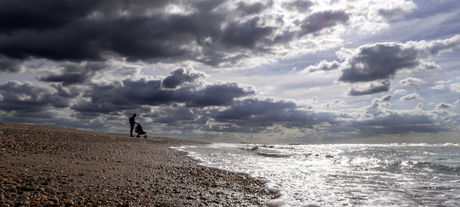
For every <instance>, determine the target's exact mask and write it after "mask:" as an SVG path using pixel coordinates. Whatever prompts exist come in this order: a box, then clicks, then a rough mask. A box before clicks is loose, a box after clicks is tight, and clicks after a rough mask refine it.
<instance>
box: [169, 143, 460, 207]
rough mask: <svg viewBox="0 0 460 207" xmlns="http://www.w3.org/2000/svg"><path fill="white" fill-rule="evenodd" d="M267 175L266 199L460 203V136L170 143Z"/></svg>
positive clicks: (220, 165)
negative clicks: (454, 140) (451, 139)
mask: <svg viewBox="0 0 460 207" xmlns="http://www.w3.org/2000/svg"><path fill="white" fill-rule="evenodd" d="M174 149H176V150H179V151H183V152H187V153H188V156H189V157H191V158H192V159H194V160H197V161H199V163H200V164H199V165H200V166H204V167H208V168H211V169H216V170H224V171H231V172H237V173H245V174H248V175H249V176H251V177H252V178H257V179H263V180H264V181H266V184H265V185H266V188H267V190H269V191H272V192H277V193H279V194H280V197H278V198H277V199H274V200H271V201H269V202H268V204H267V206H276V207H278V206H279V207H284V206H308V207H314V206H455V207H458V206H460V144H295V145H289V144H246V143H243V144H242V143H214V144H211V145H205V146H181V147H176V148H174Z"/></svg>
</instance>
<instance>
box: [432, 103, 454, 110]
mask: <svg viewBox="0 0 460 207" xmlns="http://www.w3.org/2000/svg"><path fill="white" fill-rule="evenodd" d="M447 108H452V104H447V103H444V102H441V103H439V104H437V105H436V108H435V109H447Z"/></svg>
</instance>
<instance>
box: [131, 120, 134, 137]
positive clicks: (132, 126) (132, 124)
mask: <svg viewBox="0 0 460 207" xmlns="http://www.w3.org/2000/svg"><path fill="white" fill-rule="evenodd" d="M133 129H134V123H131V132H130V135H131V136H133Z"/></svg>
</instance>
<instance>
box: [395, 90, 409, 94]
mask: <svg viewBox="0 0 460 207" xmlns="http://www.w3.org/2000/svg"><path fill="white" fill-rule="evenodd" d="M406 93H407V91H406V90H403V89H399V90H396V91H395V92H394V94H406Z"/></svg>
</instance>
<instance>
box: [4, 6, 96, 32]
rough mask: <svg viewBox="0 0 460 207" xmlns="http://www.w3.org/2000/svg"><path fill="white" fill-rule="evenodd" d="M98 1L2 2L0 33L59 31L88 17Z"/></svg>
mask: <svg viewBox="0 0 460 207" xmlns="http://www.w3.org/2000/svg"><path fill="white" fill-rule="evenodd" d="M97 2H98V1H91V0H79V1H71V0H51V1H50V0H35V1H27V0H2V1H1V2H0V31H1V32H7V33H9V32H12V31H15V30H22V29H28V30H46V29H57V28H60V27H63V26H65V25H66V24H68V23H70V22H72V21H74V20H76V19H78V18H82V17H84V16H85V15H88V14H89V12H91V10H92V9H94V7H95V6H97V5H98V3H97Z"/></svg>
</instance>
